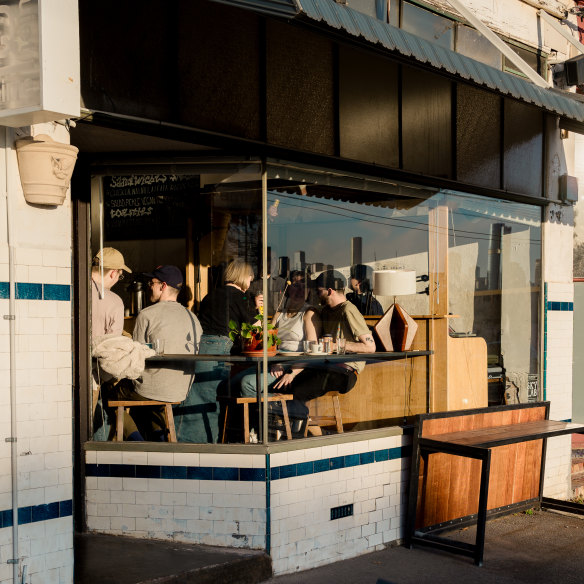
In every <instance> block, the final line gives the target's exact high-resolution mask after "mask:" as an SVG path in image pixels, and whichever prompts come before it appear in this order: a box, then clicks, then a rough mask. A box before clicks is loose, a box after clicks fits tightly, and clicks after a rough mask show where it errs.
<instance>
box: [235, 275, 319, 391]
mask: <svg viewBox="0 0 584 584" xmlns="http://www.w3.org/2000/svg"><path fill="white" fill-rule="evenodd" d="M298 273H299V274H300V275H301V276H302V278H300V279H298V278H296V277H294V273H293V274H291V275H290V281H291V282H293V283H291V284H290V285H289V286H288V287H287V288H286V293H285V304H284V308H283V309H281V310H278V311H277V312H276V314H274V317H273V319H272V324H273V325H274V327H276V328H277V329H278V338H279V339H280V340H281V343H280V345H279V346H278V350H279V351H280V352H282V353H285V352H286V351H289V352H301V351H302V350H303V341H304V340H307V341H316V340H317V338H318V337H317V328H320V318H319V316H318V313H317V311H316V309H315V308H313V307H310V306H309V305H308V304H307V303H306V286H305V283H304V275H303V274H302V272H298ZM283 374H284V367H283V366H282V365H280V364H276V365H273V366H272V367H271V368H270V371H269V372H268V390H270V392H271V388H272V386H273V384H274V383H275V382H276V381H277V380H278V378H280V377H281V376H282V375H283ZM231 383H232V385H233V384H237V383H240V384H241V395H242V397H256V395H257V391H256V390H257V377H256V373H255V368H252V369H246V370H245V371H243V372H242V373H240V374H238V375H237V376H235V377H234V378H233V379H232V380H231ZM262 389H263V387H262ZM269 395H272V393H270V394H269Z"/></svg>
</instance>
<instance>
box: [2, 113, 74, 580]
mask: <svg viewBox="0 0 584 584" xmlns="http://www.w3.org/2000/svg"><path fill="white" fill-rule="evenodd" d="M40 133H45V134H50V135H52V137H53V138H54V139H55V140H58V141H61V142H68V135H67V132H66V131H65V129H64V128H63V127H62V126H54V125H52V124H43V125H42V126H38V127H35V128H33V134H40ZM14 137H15V136H14V134H13V131H12V130H9V135H8V146H9V148H8V151H7V161H8V165H9V167H8V197H10V201H11V206H12V209H13V212H14V214H13V224H12V229H11V233H12V238H13V239H12V244H13V246H14V250H15V261H16V281H17V282H19V283H35V284H62V285H67V286H70V284H71V204H70V197H69V196H68V197H67V199H66V201H65V203H64V205H62V206H60V207H41V206H31V205H28V204H27V203H26V202H25V200H24V197H23V195H22V190H21V187H20V179H19V175H18V166H17V161H16V155H15V152H14V151H13V150H12V149H11V145H12V144H13V140H14ZM3 144H4V129H3V128H2V129H0V145H3ZM4 154H5V151H4V149H3V148H0V156H1V157H2V160H1V161H0V169H1V172H0V174H1V175H2V176H1V177H0V189H2V194H1V196H0V200H1V204H0V213H1V219H0V281H2V282H7V281H8V240H7V229H6V225H7V215H6V196H7V193H6V189H4V187H3V185H6V184H7V182H6V177H5V176H4V173H5V171H6V165H5V162H4V161H5V158H4ZM0 311H1V314H2V315H7V314H8V312H9V307H8V300H0ZM8 323H9V321H8V320H4V319H2V318H0V428H1V429H2V432H1V435H0V512H2V511H9V510H11V507H12V485H11V457H10V447H9V446H10V445H9V444H8V443H6V442H5V438H8V437H9V436H10V435H11V429H10V386H9V328H8ZM15 326H16V338H15V342H16V408H17V429H16V435H17V440H18V441H17V464H18V505H19V508H21V509H22V508H24V507H33V508H35V507H38V506H43V505H47V504H50V503H58V502H63V501H71V500H72V497H73V493H72V482H73V476H72V472H73V471H72V458H73V454H72V452H73V451H72V370H71V358H72V344H71V341H72V337H71V302H70V301H66V300H24V299H19V300H16V321H15ZM12 533H13V532H12V528H11V527H4V528H2V529H0V583H1V584H7V583H8V582H10V583H11V582H12V566H11V565H9V564H7V563H6V562H7V560H8V559H11V558H12V556H13V553H12ZM19 558H20V560H21V568H22V569H24V568H26V573H27V574H28V579H27V582H28V581H31V582H43V584H52V583H55V584H56V583H59V584H61V583H64V584H68V583H71V582H72V581H73V520H72V517H71V515H70V514H69V515H67V516H62V517H55V518H52V519H48V520H45V521H36V520H35V521H33V522H31V523H27V524H23V525H20V526H19Z"/></svg>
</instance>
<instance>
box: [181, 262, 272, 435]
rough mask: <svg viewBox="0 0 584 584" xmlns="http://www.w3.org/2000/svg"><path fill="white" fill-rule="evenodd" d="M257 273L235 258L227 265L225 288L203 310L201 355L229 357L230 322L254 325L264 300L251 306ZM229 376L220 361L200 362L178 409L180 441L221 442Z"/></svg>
mask: <svg viewBox="0 0 584 584" xmlns="http://www.w3.org/2000/svg"><path fill="white" fill-rule="evenodd" d="M253 276H254V272H253V268H252V267H251V265H250V264H249V263H247V262H246V261H244V260H241V259H234V260H232V261H231V262H229V264H228V265H227V267H226V269H225V273H224V275H223V285H222V286H218V287H217V288H215V289H214V290H211V291H210V292H209V293H208V294H207V295H206V296H205V298H203V301H202V302H201V307H200V309H199V322H200V323H201V326H202V327H203V335H202V336H201V342H200V345H199V355H228V354H229V353H230V352H231V348H232V346H233V341H231V339H230V338H229V321H234V322H235V323H236V325H237V326H238V327H241V324H242V323H244V322H249V323H253V322H255V321H256V316H257V314H258V311H259V309H260V307H261V306H262V305H263V297H262V296H261V295H260V296H257V297H256V298H255V306H254V305H252V306H250V304H249V303H248V299H247V296H246V293H247V291H248V289H249V285H250V283H251V281H252V280H253ZM228 377H229V367H227V366H226V365H225V363H224V362H219V361H198V362H197V363H196V365H195V381H194V383H193V384H192V385H191V388H190V390H189V393H188V395H187V397H186V399H185V401H184V402H182V404H180V405H179V406H175V407H174V419H175V426H176V434H177V439H178V441H179V442H197V443H204V442H210V443H213V442H217V438H218V436H219V403H218V402H217V387H218V386H219V384H220V383H221V382H222V381H224V380H226V379H227V378H228Z"/></svg>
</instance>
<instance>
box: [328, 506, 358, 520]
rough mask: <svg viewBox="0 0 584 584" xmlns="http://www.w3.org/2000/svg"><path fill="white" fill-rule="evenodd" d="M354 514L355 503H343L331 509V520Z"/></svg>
mask: <svg viewBox="0 0 584 584" xmlns="http://www.w3.org/2000/svg"><path fill="white" fill-rule="evenodd" d="M351 515H353V503H351V504H350V505H341V506H340V507H333V508H332V509H331V521H332V520H333V519H341V518H342V517H350V516H351Z"/></svg>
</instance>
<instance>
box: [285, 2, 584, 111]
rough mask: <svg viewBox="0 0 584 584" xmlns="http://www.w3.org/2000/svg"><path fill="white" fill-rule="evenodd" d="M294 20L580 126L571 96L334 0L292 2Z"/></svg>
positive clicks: (581, 106)
mask: <svg viewBox="0 0 584 584" xmlns="http://www.w3.org/2000/svg"><path fill="white" fill-rule="evenodd" d="M294 1H295V2H296V4H297V5H298V8H299V15H298V18H302V17H304V18H308V19H310V20H313V21H317V22H320V23H322V24H324V25H325V26H327V27H330V28H333V29H336V30H338V31H342V32H345V33H348V34H349V35H350V36H353V37H356V38H361V39H364V40H365V41H367V42H368V43H370V44H372V45H381V46H382V47H383V48H384V49H386V50H388V51H390V52H392V53H399V54H400V55H402V56H404V57H410V58H412V59H414V60H416V61H418V62H420V63H425V64H428V65H431V66H432V67H434V68H435V69H437V70H443V71H447V72H448V73H451V74H452V75H455V76H457V77H461V78H462V79H464V80H467V81H471V82H473V83H475V84H477V85H479V86H483V87H487V88H489V89H492V90H494V91H497V92H499V93H501V94H503V95H508V96H509V97H513V98H515V99H519V100H521V101H524V102H526V103H531V104H533V105H536V106H538V107H541V108H543V109H545V110H547V111H550V112H553V113H555V114H558V115H560V116H564V117H567V118H569V119H572V120H577V121H579V122H584V103H582V102H580V101H579V100H578V99H577V98H573V97H571V94H567V93H562V92H559V91H556V90H552V89H545V88H542V87H537V86H536V85H534V84H533V83H531V82H530V81H527V80H525V79H522V78H521V77H517V76H516V75H512V74H511V73H505V72H503V71H500V70H498V69H495V68H494V67H490V66H488V65H485V64H484V63H480V62H479V61H475V60H474V59H471V58H470V57H466V56H464V55H461V54H460V53H455V52H454V51H450V50H449V49H446V48H444V47H441V46H439V45H437V44H435V43H432V42H430V41H427V40H425V39H422V38H420V37H418V36H416V35H413V34H411V33H408V32H406V31H404V30H402V29H399V28H396V27H394V26H391V25H389V24H386V23H384V22H382V21H380V20H377V19H375V18H371V17H370V16H367V15H366V14H362V13H361V12H357V11H356V10H352V9H351V8H349V7H348V6H343V5H342V4H337V3H336V2H335V1H334V0H294Z"/></svg>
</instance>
